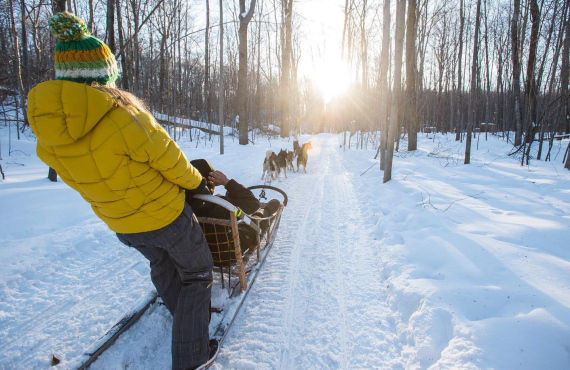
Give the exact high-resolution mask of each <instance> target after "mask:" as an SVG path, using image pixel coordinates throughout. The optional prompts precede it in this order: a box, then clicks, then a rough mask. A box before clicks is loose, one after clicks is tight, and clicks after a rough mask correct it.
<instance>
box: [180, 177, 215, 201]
mask: <svg viewBox="0 0 570 370" xmlns="http://www.w3.org/2000/svg"><path fill="white" fill-rule="evenodd" d="M196 194H206V195H212V193H210V190H209V189H208V187H207V186H206V179H202V182H200V185H198V187H197V188H196V189H186V203H188V204H190V200H191V199H192V197H193V196H194V195H196Z"/></svg>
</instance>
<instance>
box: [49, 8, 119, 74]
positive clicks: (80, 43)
mask: <svg viewBox="0 0 570 370" xmlns="http://www.w3.org/2000/svg"><path fill="white" fill-rule="evenodd" d="M49 27H50V29H51V32H52V34H53V35H54V36H55V37H56V39H57V44H56V45H55V58H54V59H55V78H56V79H57V80H68V81H75V82H82V83H87V84H90V83H92V82H98V83H99V84H101V85H110V84H112V83H113V82H115V80H116V79H117V77H118V76H119V70H118V68H117V61H116V60H115V56H114V55H113V53H112V52H111V49H109V47H108V46H107V45H106V44H105V43H104V42H103V41H101V40H99V39H98V38H96V37H94V36H92V35H91V34H90V32H89V31H88V30H87V27H86V26H85V23H84V22H83V21H82V20H81V19H80V18H79V17H77V16H75V15H73V14H72V13H69V12H61V13H57V14H56V15H54V16H53V17H51V18H50V20H49Z"/></svg>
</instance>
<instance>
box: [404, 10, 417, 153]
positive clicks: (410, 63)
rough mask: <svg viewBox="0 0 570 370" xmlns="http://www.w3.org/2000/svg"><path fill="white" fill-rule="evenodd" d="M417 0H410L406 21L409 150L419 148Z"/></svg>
mask: <svg viewBox="0 0 570 370" xmlns="http://www.w3.org/2000/svg"><path fill="white" fill-rule="evenodd" d="M416 12H417V5H416V0H408V20H407V23H406V90H407V103H408V104H407V108H406V116H407V119H406V120H407V123H408V150H416V149H417V148H418V118H417V111H416V110H417V100H416V85H417V84H416V78H417V74H418V67H417V64H416V63H417V60H416V59H417V58H416V34H417V22H416Z"/></svg>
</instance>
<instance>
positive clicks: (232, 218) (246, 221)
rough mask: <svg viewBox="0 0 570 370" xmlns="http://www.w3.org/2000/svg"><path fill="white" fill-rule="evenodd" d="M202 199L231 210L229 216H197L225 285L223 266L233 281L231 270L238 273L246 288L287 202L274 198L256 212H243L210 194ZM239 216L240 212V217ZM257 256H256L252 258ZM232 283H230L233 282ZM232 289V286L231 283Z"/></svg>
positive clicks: (242, 285) (201, 197)
mask: <svg viewBox="0 0 570 370" xmlns="http://www.w3.org/2000/svg"><path fill="white" fill-rule="evenodd" d="M197 197H199V198H200V199H201V200H205V201H208V202H212V203H215V204H218V205H221V206H223V207H224V208H226V209H228V219H219V218H211V217H198V222H199V223H200V226H201V227H202V231H203V232H204V236H205V237H206V241H207V243H208V246H209V247H210V252H211V253H212V259H213V261H214V266H215V267H216V268H217V270H218V271H219V272H220V273H221V276H222V284H223V283H224V280H223V272H224V269H226V271H228V273H229V279H230V284H231V274H232V270H233V271H234V272H235V274H237V276H238V279H239V283H240V288H241V290H242V291H243V290H245V289H246V288H247V279H246V276H247V274H248V273H249V271H251V268H252V267H253V266H254V265H255V264H256V263H258V262H259V260H260V256H261V252H262V250H263V249H264V248H265V247H266V246H267V245H268V244H269V243H270V242H271V241H272V239H273V238H272V236H273V234H274V233H275V231H276V229H277V227H278V225H279V220H280V218H281V213H282V212H283V207H284V205H283V204H281V203H279V202H278V201H275V202H276V203H273V204H271V203H272V202H274V201H273V200H272V201H271V202H269V203H262V205H269V206H268V207H263V206H262V208H261V210H260V211H258V212H256V213H255V214H253V215H247V214H245V213H243V211H241V210H240V209H239V208H237V207H235V206H233V205H232V204H231V203H229V202H227V201H225V200H223V199H221V198H219V197H216V196H210V195H197ZM236 215H241V216H240V217H239V218H238V217H237V216H236ZM254 255H255V258H252V257H253V256H254ZM230 284H229V285H230ZM230 288H231V286H230Z"/></svg>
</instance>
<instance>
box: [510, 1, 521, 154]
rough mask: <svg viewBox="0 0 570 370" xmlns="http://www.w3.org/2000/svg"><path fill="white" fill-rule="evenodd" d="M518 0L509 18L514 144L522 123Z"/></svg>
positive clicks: (516, 142)
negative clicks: (510, 18)
mask: <svg viewBox="0 0 570 370" xmlns="http://www.w3.org/2000/svg"><path fill="white" fill-rule="evenodd" d="M520 6H521V2H520V0H514V8H513V17H512V20H511V48H512V50H511V58H512V62H513V106H514V112H513V116H514V119H515V146H519V145H521V135H522V123H521V112H520V94H521V93H520V74H521V66H520V58H519V54H520V52H519V40H518V35H519V29H518V21H519V13H520Z"/></svg>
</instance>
